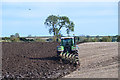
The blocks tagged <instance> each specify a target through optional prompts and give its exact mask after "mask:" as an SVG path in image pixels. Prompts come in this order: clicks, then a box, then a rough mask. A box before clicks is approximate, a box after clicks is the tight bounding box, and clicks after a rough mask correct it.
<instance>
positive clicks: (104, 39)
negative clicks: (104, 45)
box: [102, 36, 112, 42]
mask: <svg viewBox="0 0 120 80" xmlns="http://www.w3.org/2000/svg"><path fill="white" fill-rule="evenodd" d="M102 42H112V38H111V37H110V36H104V37H103V38H102Z"/></svg>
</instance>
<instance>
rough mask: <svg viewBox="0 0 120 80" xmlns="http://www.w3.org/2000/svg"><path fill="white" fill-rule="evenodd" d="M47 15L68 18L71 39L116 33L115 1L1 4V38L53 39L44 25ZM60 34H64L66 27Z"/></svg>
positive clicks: (116, 5)
mask: <svg viewBox="0 0 120 80" xmlns="http://www.w3.org/2000/svg"><path fill="white" fill-rule="evenodd" d="M29 9H31V10H29ZM49 15H56V16H57V15H59V16H67V17H69V19H70V20H71V21H73V22H74V24H75V31H74V32H71V33H70V35H71V36H72V35H73V34H75V35H77V36H80V35H91V36H96V35H102V36H105V35H110V36H112V35H117V34H118V2H2V35H1V36H10V35H12V34H15V33H19V34H20V36H28V35H32V36H52V34H51V35H50V34H49V31H48V29H49V27H47V26H45V25H44V22H45V19H46V18H47V17H48V16H49ZM61 33H62V34H63V35H67V34H66V30H65V28H63V29H62V30H61Z"/></svg>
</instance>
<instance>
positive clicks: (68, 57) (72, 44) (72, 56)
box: [57, 37, 80, 65]
mask: <svg viewBox="0 0 120 80" xmlns="http://www.w3.org/2000/svg"><path fill="white" fill-rule="evenodd" d="M78 49H79V47H78V46H77V45H76V41H75V37H61V43H60V46H57V56H58V57H59V59H60V60H62V61H66V62H70V63H72V64H74V65H80V62H79V57H78Z"/></svg>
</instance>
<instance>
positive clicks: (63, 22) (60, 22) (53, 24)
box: [44, 15, 74, 37]
mask: <svg viewBox="0 0 120 80" xmlns="http://www.w3.org/2000/svg"><path fill="white" fill-rule="evenodd" d="M44 24H45V25H47V26H48V27H49V33H50V34H51V33H53V35H54V36H57V37H58V36H59V34H61V33H60V30H61V29H62V28H63V27H65V28H66V32H67V34H68V35H69V33H70V31H74V23H73V22H72V21H70V20H69V18H68V17H66V16H55V15H50V16H49V17H47V19H46V20H45V22H44Z"/></svg>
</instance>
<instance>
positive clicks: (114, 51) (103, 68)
mask: <svg viewBox="0 0 120 80" xmlns="http://www.w3.org/2000/svg"><path fill="white" fill-rule="evenodd" d="M79 48H80V49H79V58H80V61H81V65H80V67H79V68H78V69H77V70H76V71H74V72H72V73H71V74H69V75H66V76H65V77H64V78H118V43H117V42H107V43H106V42H102V43H100V42H96V43H83V44H79ZM119 49H120V48H119Z"/></svg>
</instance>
